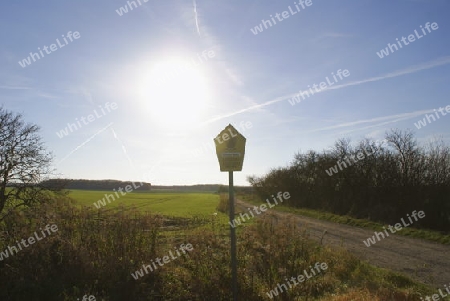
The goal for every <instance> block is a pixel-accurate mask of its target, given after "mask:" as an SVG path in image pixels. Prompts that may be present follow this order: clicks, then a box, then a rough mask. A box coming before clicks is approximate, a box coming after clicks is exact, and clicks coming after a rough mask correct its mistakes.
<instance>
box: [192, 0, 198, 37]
mask: <svg viewBox="0 0 450 301" xmlns="http://www.w3.org/2000/svg"><path fill="white" fill-rule="evenodd" d="M193 4H194V18H195V26H196V27H197V33H198V35H199V36H200V27H199V25H198V13H197V1H196V0H193Z"/></svg>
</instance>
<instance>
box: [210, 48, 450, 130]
mask: <svg viewBox="0 0 450 301" xmlns="http://www.w3.org/2000/svg"><path fill="white" fill-rule="evenodd" d="M449 63H450V56H446V57H442V58H439V59H436V60H434V61H431V62H427V63H423V64H419V65H415V66H411V67H409V68H406V69H403V70H397V71H394V72H391V73H387V74H384V75H381V76H375V77H370V78H367V79H363V80H359V81H353V82H350V83H348V84H343V85H338V86H332V87H329V88H327V89H324V90H320V91H319V92H316V93H322V92H326V91H329V90H336V89H342V88H346V87H350V86H356V85H361V84H365V83H369V82H376V81H380V80H384V79H387V78H393V77H398V76H402V75H407V74H411V73H416V72H419V71H422V70H427V69H431V68H434V67H439V66H443V65H447V64H449ZM296 95H298V93H294V94H289V95H285V96H280V97H277V98H275V99H272V100H269V101H266V102H264V103H261V104H255V105H253V106H251V107H248V108H245V109H241V110H239V111H236V112H232V113H228V114H225V115H220V116H217V117H214V118H212V119H209V120H207V121H205V122H203V123H201V125H206V124H209V123H212V122H215V121H218V120H221V119H224V118H228V117H231V116H235V115H238V114H241V113H244V112H247V111H251V110H254V109H259V108H263V107H266V106H269V105H271V104H274V103H277V102H281V101H284V100H286V99H289V98H292V97H294V96H296Z"/></svg>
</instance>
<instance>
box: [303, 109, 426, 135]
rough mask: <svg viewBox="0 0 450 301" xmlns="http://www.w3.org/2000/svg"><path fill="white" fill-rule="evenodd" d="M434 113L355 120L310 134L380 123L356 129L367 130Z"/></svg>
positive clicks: (411, 113)
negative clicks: (375, 123)
mask: <svg viewBox="0 0 450 301" xmlns="http://www.w3.org/2000/svg"><path fill="white" fill-rule="evenodd" d="M432 112H434V109H429V110H421V111H415V112H409V113H402V114H396V115H389V116H383V117H376V118H371V119H364V120H357V121H352V122H345V123H341V124H336V125H332V126H328V127H323V128H320V129H315V130H312V131H310V132H318V131H328V130H334V129H338V128H343V127H351V126H357V125H360V124H366V123H374V122H381V121H382V123H380V124H377V125H372V126H368V127H365V128H358V129H368V128H371V127H376V126H380V125H385V124H389V123H394V122H397V121H400V120H406V119H411V118H414V117H417V116H420V115H423V114H427V113H432Z"/></svg>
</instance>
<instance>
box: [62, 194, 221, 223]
mask: <svg viewBox="0 0 450 301" xmlns="http://www.w3.org/2000/svg"><path fill="white" fill-rule="evenodd" d="M111 193H112V192H111V191H92V190H71V192H70V193H69V197H71V198H72V199H74V200H76V201H77V204H79V205H82V206H91V207H93V208H94V209H97V208H96V207H95V206H94V202H97V201H98V200H100V199H102V198H104V197H105V194H111ZM119 195H120V194H119ZM218 203H219V195H218V194H214V193H190V192H185V193H183V192H176V193H173V192H164V193H162V192H131V193H128V194H126V195H124V196H121V197H120V198H119V199H117V198H116V200H115V201H111V203H107V205H106V206H104V207H103V208H104V209H114V208H118V207H119V206H121V205H122V206H126V207H135V208H137V209H139V210H140V211H143V212H151V213H155V214H156V213H158V214H162V215H168V216H180V217H192V216H198V215H213V214H214V213H215V212H217V209H216V207H217V205H218ZM217 213H218V212H217ZM218 214H219V213H218Z"/></svg>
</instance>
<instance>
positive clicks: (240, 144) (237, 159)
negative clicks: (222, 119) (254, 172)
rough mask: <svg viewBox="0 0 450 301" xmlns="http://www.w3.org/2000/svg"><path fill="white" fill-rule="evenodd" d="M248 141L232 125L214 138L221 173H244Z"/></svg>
mask: <svg viewBox="0 0 450 301" xmlns="http://www.w3.org/2000/svg"><path fill="white" fill-rule="evenodd" d="M245 142H246V139H245V137H244V136H242V135H241V134H240V133H239V132H238V131H237V130H236V129H235V128H234V127H233V126H232V125H231V124H229V125H228V126H227V127H226V128H225V129H224V130H223V131H221V132H220V133H219V135H217V137H216V138H214V143H215V144H216V154H217V158H218V159H219V165H220V171H242V165H243V163H244V154H245Z"/></svg>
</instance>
